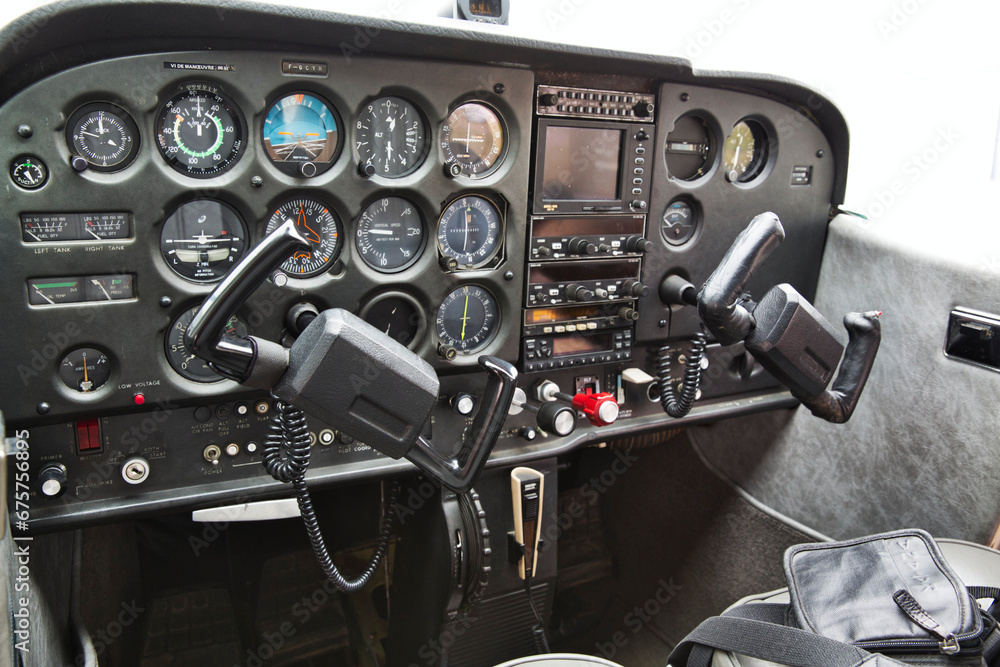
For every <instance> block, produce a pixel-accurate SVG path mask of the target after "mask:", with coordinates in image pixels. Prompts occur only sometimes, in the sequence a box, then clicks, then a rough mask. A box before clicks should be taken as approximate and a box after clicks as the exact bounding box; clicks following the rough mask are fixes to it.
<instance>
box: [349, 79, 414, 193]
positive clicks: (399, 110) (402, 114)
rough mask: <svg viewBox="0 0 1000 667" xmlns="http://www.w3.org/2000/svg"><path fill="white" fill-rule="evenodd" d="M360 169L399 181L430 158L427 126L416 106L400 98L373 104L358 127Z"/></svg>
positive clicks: (362, 115)
mask: <svg viewBox="0 0 1000 667" xmlns="http://www.w3.org/2000/svg"><path fill="white" fill-rule="evenodd" d="M355 130H356V133H355V134H356V138H355V141H354V145H355V148H356V149H357V151H358V164H359V166H358V168H359V170H360V171H361V173H362V174H363V175H365V176H382V177H384V178H399V177H401V176H406V175H407V174H411V173H413V172H414V171H415V170H416V169H417V167H419V166H420V165H421V164H423V161H424V158H425V157H426V155H427V126H426V124H425V123H424V119H423V116H422V115H421V114H420V112H419V111H418V110H417V108H416V107H415V106H413V105H412V104H410V103H409V102H407V101H406V100H404V99H402V98H400V97H380V98H379V99H377V100H373V101H372V102H370V103H369V104H368V105H367V106H366V107H365V109H364V111H363V112H362V113H361V116H360V117H359V118H358V120H357V123H356V124H355Z"/></svg>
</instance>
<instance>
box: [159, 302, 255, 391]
mask: <svg viewBox="0 0 1000 667" xmlns="http://www.w3.org/2000/svg"><path fill="white" fill-rule="evenodd" d="M201 306H202V304H201V303H194V304H189V305H188V306H187V307H186V308H183V309H181V310H180V312H178V313H177V315H175V316H174V317H172V318H171V319H170V323H169V324H167V328H166V329H165V330H164V331H163V353H164V360H165V361H166V362H167V366H169V367H170V369H171V370H172V371H173V372H174V373H176V374H177V376H178V377H182V378H184V379H185V380H187V381H188V382H194V383H196V384H198V385H202V386H204V385H214V384H219V383H220V382H225V381H226V380H227V378H225V377H223V376H221V375H219V374H218V373H216V374H215V377H214V378H211V379H208V378H197V377H193V376H191V375H188V374H187V372H185V371H183V370H181V369H179V368H178V367H177V366H175V365H174V360H173V358H172V356H171V354H172V353H171V351H170V335H171V333H172V332H173V331H174V327H176V326H177V323H178V322H179V321H180V320H181V318H182V317H184V316H186V315H187V314H188V313H191V319H192V320H193V319H194V316H195V314H197V312H198V309H199V308H201ZM241 315H242V313H239V312H238V313H237V314H236V315H235V316H234V317H236V318H240V317H241ZM230 319H232V317H230ZM241 322H242V323H243V326H245V327H247V332H248V333H249V331H250V327H249V325H247V323H246V319H245V318H243V319H242V320H241ZM188 326H191V322H188ZM185 331H186V329H185ZM182 335H183V334H182ZM186 348H187V346H185V349H186Z"/></svg>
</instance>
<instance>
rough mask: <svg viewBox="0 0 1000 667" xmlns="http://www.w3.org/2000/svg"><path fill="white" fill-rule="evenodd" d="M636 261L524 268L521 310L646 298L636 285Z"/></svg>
mask: <svg viewBox="0 0 1000 667" xmlns="http://www.w3.org/2000/svg"><path fill="white" fill-rule="evenodd" d="M640 261H641V260H640V259H639V258H638V257H635V258H630V257H622V258H620V259H604V260H591V261H566V260H563V261H559V262H537V263H530V264H528V284H527V294H526V295H525V306H526V307H528V308H538V307H541V306H559V305H566V304H574V303H583V302H589V301H593V302H595V303H597V302H601V301H612V302H621V301H628V302H629V303H631V301H632V300H634V299H637V298H639V297H641V296H645V295H647V294H649V288H648V287H646V286H645V285H643V284H642V283H641V282H639V272H640Z"/></svg>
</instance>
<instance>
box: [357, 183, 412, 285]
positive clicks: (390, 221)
mask: <svg viewBox="0 0 1000 667" xmlns="http://www.w3.org/2000/svg"><path fill="white" fill-rule="evenodd" d="M355 242H356V245H357V248H358V256H360V257H361V259H362V260H363V261H364V263H365V264H367V265H368V266H370V267H372V268H373V269H375V270H377V271H382V272H384V273H392V272H395V271H402V270H403V269H405V268H406V267H408V266H410V265H411V264H413V263H414V262H415V261H417V258H418V257H420V250H421V249H422V248H423V246H424V223H423V220H422V219H421V217H420V210H419V209H418V208H417V207H416V206H415V205H414V204H412V203H411V202H410V201H408V200H406V199H403V198H402V197H382V198H381V199H376V200H375V201H373V202H372V203H371V204H369V205H368V208H366V209H365V211H364V213H362V214H361V218H359V219H358V231H357V233H356V234H355Z"/></svg>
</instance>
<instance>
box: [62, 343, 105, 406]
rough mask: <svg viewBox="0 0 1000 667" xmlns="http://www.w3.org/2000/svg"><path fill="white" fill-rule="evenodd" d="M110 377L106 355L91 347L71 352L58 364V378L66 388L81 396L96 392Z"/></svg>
mask: <svg viewBox="0 0 1000 667" xmlns="http://www.w3.org/2000/svg"><path fill="white" fill-rule="evenodd" d="M110 377H111V360H110V359H108V355H107V354H106V353H105V352H102V351H101V350H98V349H96V348H93V347H81V348H78V349H76V350H73V351H72V352H70V353H69V354H67V355H66V356H65V357H63V359H62V361H61V362H60V363H59V378H60V379H61V380H62V381H63V384H65V385H66V386H67V387H69V388H70V389H72V390H73V391H78V392H80V393H81V394H87V393H90V392H93V391H97V390H98V389H100V388H101V387H103V386H104V384H105V383H106V382H107V381H108V379H109V378H110Z"/></svg>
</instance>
